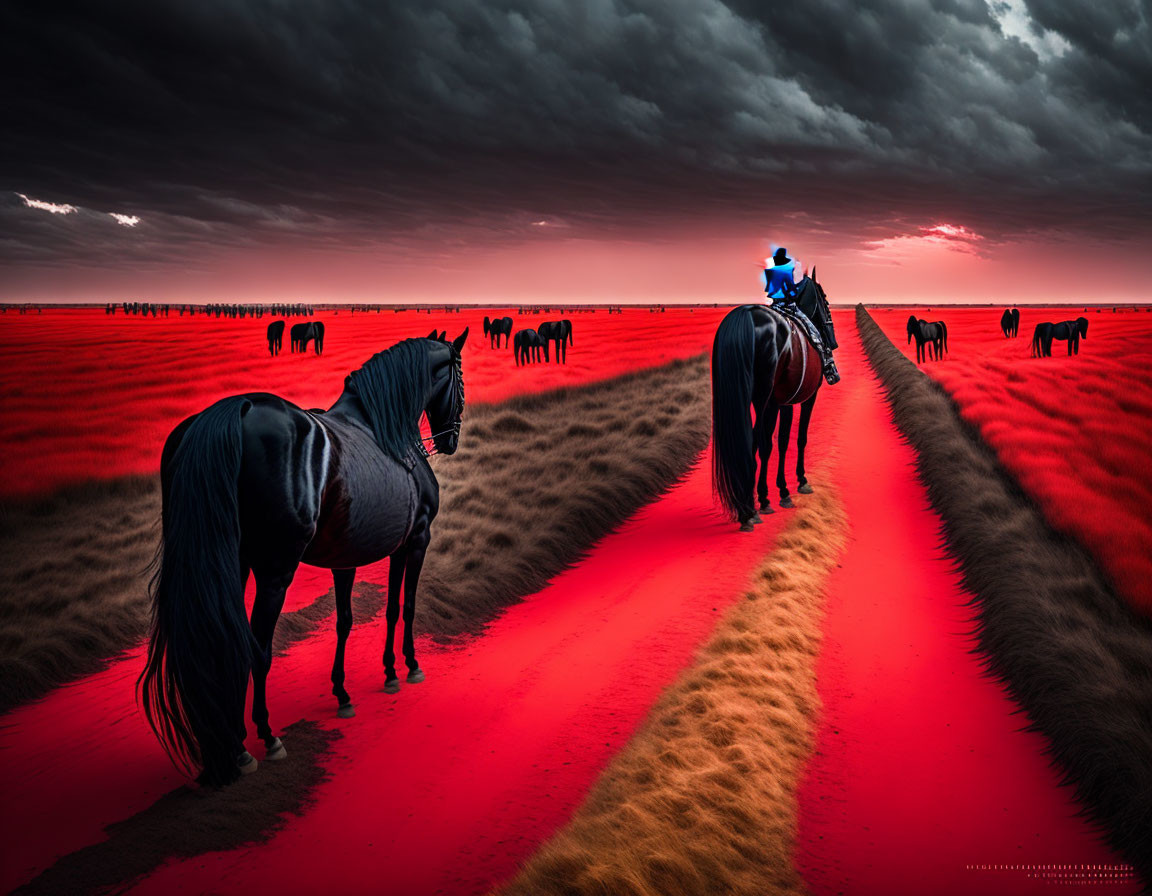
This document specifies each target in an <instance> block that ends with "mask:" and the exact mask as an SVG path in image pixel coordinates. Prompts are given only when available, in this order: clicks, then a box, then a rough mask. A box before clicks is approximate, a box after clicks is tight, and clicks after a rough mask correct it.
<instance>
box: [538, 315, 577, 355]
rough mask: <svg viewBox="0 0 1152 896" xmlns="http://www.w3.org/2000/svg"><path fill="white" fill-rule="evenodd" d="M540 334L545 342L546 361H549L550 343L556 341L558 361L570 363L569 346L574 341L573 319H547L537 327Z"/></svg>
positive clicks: (541, 339)
mask: <svg viewBox="0 0 1152 896" xmlns="http://www.w3.org/2000/svg"><path fill="white" fill-rule="evenodd" d="M536 332H537V333H539V334H540V341H541V342H543V343H544V361H545V363H547V361H548V343H549V342H555V343H556V363H557V364H561V363H563V364H567V363H568V346H569V345H572V344H574V343H573V342H572V321H570V320H560V321H556V320H546V321H544V323H542V324H540V326H539V327H537V328H536Z"/></svg>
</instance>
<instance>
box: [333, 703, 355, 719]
mask: <svg viewBox="0 0 1152 896" xmlns="http://www.w3.org/2000/svg"><path fill="white" fill-rule="evenodd" d="M336 715H337V716H339V717H340V718H342V719H351V718H355V716H356V707H355V706H353V705H352V704H351V703H345V704H344V705H343V706H341V707H340V708H339V709H338V710H336Z"/></svg>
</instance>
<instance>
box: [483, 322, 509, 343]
mask: <svg viewBox="0 0 1152 896" xmlns="http://www.w3.org/2000/svg"><path fill="white" fill-rule="evenodd" d="M484 335H485V336H487V337H488V347H489V348H500V337H501V336H503V337H504V347H505V348H507V347H508V340H509V339H511V338H512V318H510V317H498V318H496V320H491V321H490V320H489V319H488V316H487V315H485V316H484Z"/></svg>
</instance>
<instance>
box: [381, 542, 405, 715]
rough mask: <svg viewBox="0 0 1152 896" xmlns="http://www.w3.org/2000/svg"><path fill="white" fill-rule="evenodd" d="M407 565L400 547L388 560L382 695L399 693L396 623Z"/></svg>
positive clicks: (398, 616) (403, 549) (403, 551)
mask: <svg viewBox="0 0 1152 896" xmlns="http://www.w3.org/2000/svg"><path fill="white" fill-rule="evenodd" d="M407 565H408V549H407V547H402V548H400V549H399V550H397V551H396V553H394V554H393V555H392V556H391V557H390V558H389V560H388V606H387V608H386V609H385V610H384V618H385V620H386V621H387V623H388V635H387V637H386V638H385V641H384V693H386V694H395V693H398V692H399V691H400V679H399V678H397V677H396V649H395V644H396V622H397V620H398V619H399V618H400V586H401V585H403V584H404V570H405V567H406V566H407Z"/></svg>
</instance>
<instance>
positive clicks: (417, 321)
mask: <svg viewBox="0 0 1152 896" xmlns="http://www.w3.org/2000/svg"><path fill="white" fill-rule="evenodd" d="M725 310H726V309H712V308H697V309H695V310H694V311H692V312H691V313H689V312H688V311H685V310H675V309H674V310H670V311H668V312H666V313H663V314H661V313H651V312H649V311H648V310H647V309H639V310H636V309H633V310H626V311H625V312H624V313H623V314H611V315H610V314H608V313H607V312H606V311H605V310H604V309H600V310H599V311H597V312H596V313H574V314H571V315H569V317H570V319H571V320H572V323H573V345H572V346H571V347H569V349H568V359H567V364H563V365H560V364H556V363H554V362H553V363H550V364H548V365H547V366H545V365H544V364H535V365H529V366H522V367H517V366H516V365H515V363H514V362H513V360H512V350H511V349H510V348H509V349H500V350H496V349H493V348H489V342H488V340H487V339H485V338H484V330H483V322H484V316H485V315H488V316H490V317H495V316H503V315H505V314H508V315H509V316H511V317H512V318H513V320H514V321H515V327H516V329H519V328H520V326H521V325H524V326H528V325H535V324H538V323H539V322H540V321H542V320H546V319H549V318H550V317H556V316H558V315H545V316H534V315H524V316H520V315H517V313H516V310H515V309H495V310H492V309H484V310H467V311H463V312H461V313H459V314H450V313H445V312H441V311H435V312H433V313H431V314H422V313H416V312H404V313H400V314H396V313H393V312H392V311H391V310H385V311H382V312H381V313H379V314H376V313H358V314H351V313H350V312H349V311H348V310H346V309H345V310H342V311H321V312H320V313H318V314H317V315H315V317H314V318H308V319H314V320H320V321H323V322H324V325H325V329H326V337H325V347H324V354H323V355H320V356H317V355H316V354H315V353H314V352H312V351H311V349H310V350H309V352H308V353H307V354H306V355H299V354H297V355H293V354H291V353H290V351H289V348H288V337H287V335H285V338H284V349H283V352H282V353H281V354H280V355H278V356H277V357H275V358H271V357H269V354H268V348H267V342H266V339H265V331H266V329H267V327H268V324H269V323H270V322H271V321H272V320H275V319H276V318H273V317H269V316H267V315H266V316H265V317H263V318H257V319H250V318H244V319H237V320H232V319H227V318H225V319H219V318H208V317H206V316H204V315H200V314H198V315H196V316H195V317H192V318H188V317H184V318H181V317H178V316H169V317H167V318H155V319H154V318H150V317H149V318H141V317H125V316H124V315H123V314H116V315H115V316H112V317H109V316H107V315H106V314H105V313H104V311H103V309H100V310H49V311H46V312H44V313H43V314H33V315H19V314H13V313H11V312H9V313H8V314H6V315H4V316H2V317H0V358H2V359H3V362H2V363H0V419H3V420H4V425H3V428H2V429H0V454H2V455H3V457H4V464H3V466H2V467H0V496H4V495H27V494H34V493H37V492H42V491H45V490H48V489H51V488H54V487H57V486H60V485H64V484H66V483H73V482H82V481H84V480H86V479H89V478H92V477H100V478H107V477H112V476H121V475H124V474H127V473H153V472H156V471H157V470H158V469H159V468H160V449H161V447H162V446H163V444H164V439H165V437H166V436H167V435H168V433H169V432H171V430H172V429H173V427H175V426H176V424H177V423H179V422H180V421H181V420H183V419H184V418H185V417H187V416H189V415H190V414H194V413H196V412H197V411H200V410H202V409H203V408H205V407H207V406H208V405H209V404H211V403H212V402H214V401H216V400H217V399H219V398H223V397H225V396H227V395H235V394H237V393H241V392H274V393H276V394H277V395H281V396H283V397H284V398H287V399H288V400H289V401H293V402H295V403H296V404H298V405H300V406H301V407H305V408H310V407H324V408H326V407H328V406H329V405H331V404H332V403H333V402H334V401H335V400H336V398H337V397H338V396H339V395H340V391H341V390H342V389H343V388H344V377H345V376H347V375H348V373H349V372H351V371H352V370H355V369H356V368H357V367H359V366H360V365H361V364H363V363H364V362H365V361H367V360H368V358H370V357H371V356H372V355H373V354H374V353H375V352H378V351H382V350H384V349H386V348H388V347H389V346H390V345H392V344H393V343H395V342H398V341H399V340H401V339H406V338H409V337H413V336H427V335H428V334H429V332H431V330H432V329H433V328H436V329H437V330H447V331H448V332H449V334H450V336H451V337H452V338H455V337H456V336H457V335H458V334H459V333H460V332H461V331H463V329H464V328H465V327H468V328H469V336H468V343H467V346H466V347H465V350H464V352H465V357H466V366H465V384H466V388H467V397H468V401H470V402H477V401H480V402H492V401H500V400H502V399H505V398H508V397H510V396H512V395H518V394H522V393H525V392H537V391H540V390H543V389H555V388H557V387H560V386H572V385H579V384H582V383H587V382H591V381H593V380H597V379H607V378H608V377H612V376H616V375H618V374H621V373H625V372H627V371H629V370H636V369H638V368H641V367H647V366H652V365H656V364H662V363H664V362H666V361H671V360H674V359H676V358H688V357H691V356H693V355H698V354H700V353H701V352H703V351H706V350H707V349H708V347H709V346H710V345H711V344H712V333H713V332H714V331H715V329H716V324H717V322H718V321H719V319H720V317H721V316H723V314H724V311H725ZM303 319H304V318H288V319H287V322H288V325H289V327H290V326H291V325H292V324H293V323H296V322H298V321H299V320H303ZM553 361H554V359H553Z"/></svg>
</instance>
